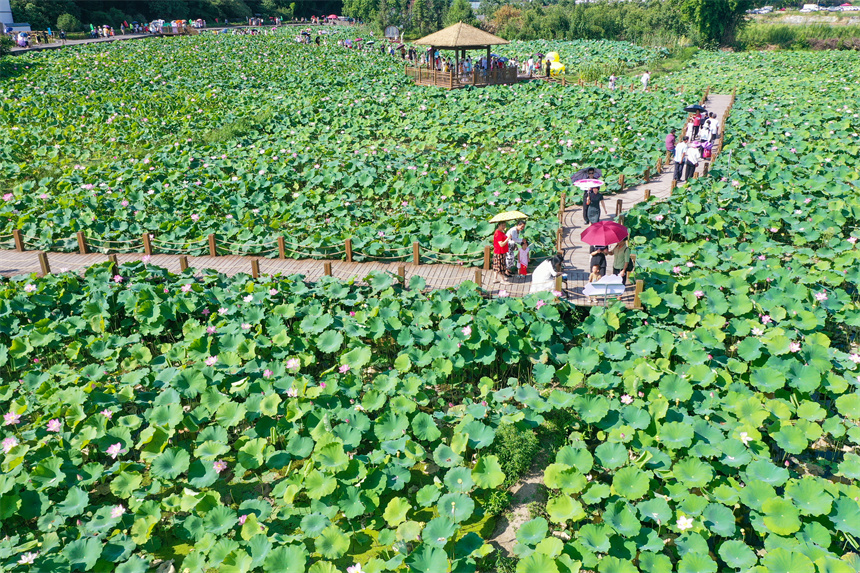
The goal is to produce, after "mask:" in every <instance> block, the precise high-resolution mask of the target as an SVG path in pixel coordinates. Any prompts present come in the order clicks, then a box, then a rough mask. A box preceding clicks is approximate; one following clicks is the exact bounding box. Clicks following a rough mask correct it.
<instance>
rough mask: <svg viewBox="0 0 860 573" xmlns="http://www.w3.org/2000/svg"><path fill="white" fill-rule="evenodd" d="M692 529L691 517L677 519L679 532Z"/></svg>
mask: <svg viewBox="0 0 860 573" xmlns="http://www.w3.org/2000/svg"><path fill="white" fill-rule="evenodd" d="M692 527H693V518H692V517H685V516H683V515H682V516H681V517H679V518H678V529H680V530H681V531H686V530H687V529H690V528H692Z"/></svg>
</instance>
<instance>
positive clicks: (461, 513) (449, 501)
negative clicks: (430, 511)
mask: <svg viewBox="0 0 860 573" xmlns="http://www.w3.org/2000/svg"><path fill="white" fill-rule="evenodd" d="M437 508H438V510H439V515H443V516H445V517H447V518H449V519H452V520H453V521H455V522H457V523H460V522H462V521H465V520H467V519H469V517H471V516H472V512H473V511H474V510H475V502H474V501H472V498H470V497H468V496H466V495H464V494H462V493H449V494H446V495H443V496H442V497H441V498H440V499H439V503H438V504H437Z"/></svg>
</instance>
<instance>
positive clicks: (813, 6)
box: [800, 4, 821, 12]
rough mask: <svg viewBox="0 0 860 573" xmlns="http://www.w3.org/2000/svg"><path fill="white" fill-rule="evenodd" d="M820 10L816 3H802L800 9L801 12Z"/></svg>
mask: <svg viewBox="0 0 860 573" xmlns="http://www.w3.org/2000/svg"><path fill="white" fill-rule="evenodd" d="M819 10H821V8H819V6H818V4H804V5H803V8H801V9H800V11H801V12H818V11H819Z"/></svg>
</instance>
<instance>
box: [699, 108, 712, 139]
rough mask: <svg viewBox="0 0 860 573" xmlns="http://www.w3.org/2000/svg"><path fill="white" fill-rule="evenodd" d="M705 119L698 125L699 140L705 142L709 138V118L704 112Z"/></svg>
mask: <svg viewBox="0 0 860 573" xmlns="http://www.w3.org/2000/svg"><path fill="white" fill-rule="evenodd" d="M705 118H706V119H705V120H704V121H702V124H701V125H700V126H699V141H701V142H703V143H704V142H705V141H710V140H711V124H712V122H711V118H710V117H708V116H707V114H705Z"/></svg>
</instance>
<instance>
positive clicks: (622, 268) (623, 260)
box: [610, 239, 633, 284]
mask: <svg viewBox="0 0 860 573" xmlns="http://www.w3.org/2000/svg"><path fill="white" fill-rule="evenodd" d="M610 254H611V255H612V274H613V275H619V276H620V277H621V284H627V273H629V272H630V271H632V270H633V262H632V261H631V260H630V247H629V246H628V244H627V239H622V240H621V241H619V242H618V244H617V245H615V248H614V249H612V250H611V251H610Z"/></svg>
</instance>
